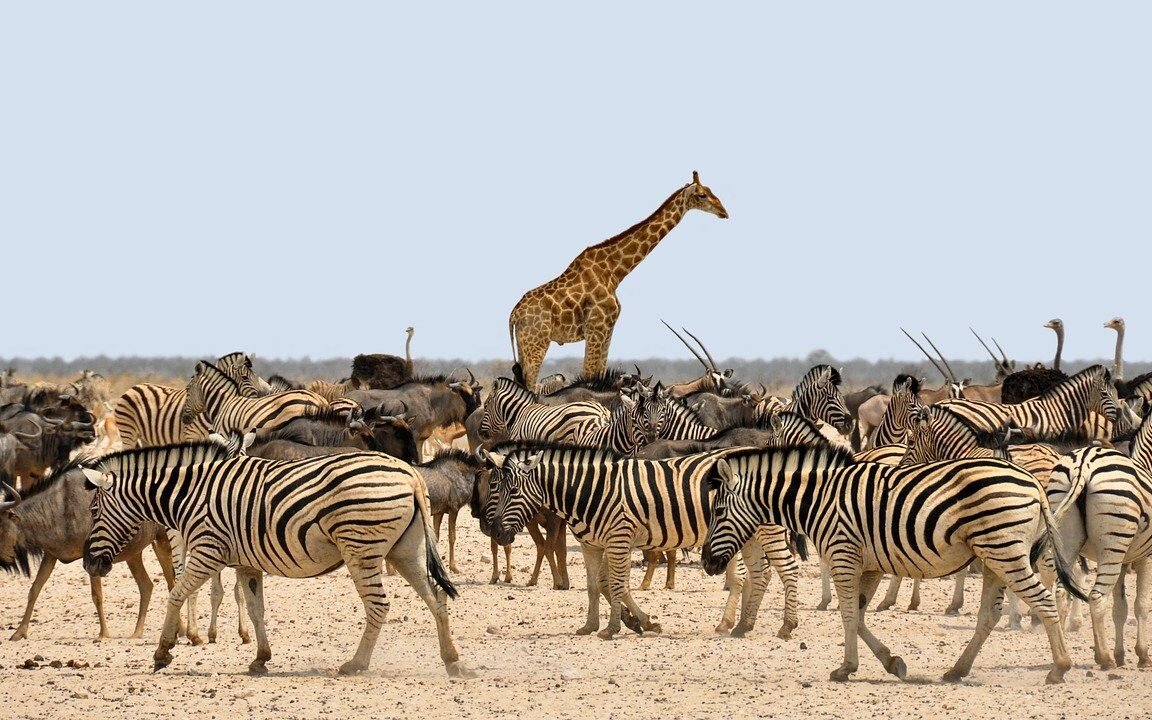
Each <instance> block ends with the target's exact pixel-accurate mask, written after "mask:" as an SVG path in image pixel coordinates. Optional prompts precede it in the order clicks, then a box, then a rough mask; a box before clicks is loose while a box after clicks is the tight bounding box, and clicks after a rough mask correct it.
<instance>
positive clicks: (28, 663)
mask: <svg viewBox="0 0 1152 720" xmlns="http://www.w3.org/2000/svg"><path fill="white" fill-rule="evenodd" d="M37 657H39V656H37ZM22 667H23V668H24V669H25V670H31V669H33V668H38V667H40V663H38V662H36V661H35V660H33V659H32V658H28V659H27V660H25V661H24V665H23V666H22Z"/></svg>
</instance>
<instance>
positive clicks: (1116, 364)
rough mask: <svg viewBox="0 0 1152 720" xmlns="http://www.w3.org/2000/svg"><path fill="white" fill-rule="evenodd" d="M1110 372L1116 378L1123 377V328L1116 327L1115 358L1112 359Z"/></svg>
mask: <svg viewBox="0 0 1152 720" xmlns="http://www.w3.org/2000/svg"><path fill="white" fill-rule="evenodd" d="M1112 374H1113V375H1114V376H1115V379H1116V380H1122V379H1123V378H1124V328H1123V327H1119V328H1116V358H1115V360H1113V361H1112Z"/></svg>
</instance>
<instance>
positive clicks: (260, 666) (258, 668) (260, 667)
mask: <svg viewBox="0 0 1152 720" xmlns="http://www.w3.org/2000/svg"><path fill="white" fill-rule="evenodd" d="M248 674H249V675H267V674H268V668H266V667H264V661H262V660H253V661H252V664H251V665H249V666H248Z"/></svg>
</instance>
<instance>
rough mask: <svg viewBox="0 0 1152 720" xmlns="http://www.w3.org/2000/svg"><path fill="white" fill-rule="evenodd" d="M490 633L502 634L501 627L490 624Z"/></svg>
mask: <svg viewBox="0 0 1152 720" xmlns="http://www.w3.org/2000/svg"><path fill="white" fill-rule="evenodd" d="M488 634H489V635H499V634H500V628H498V627H496V626H495V625H489V626H488Z"/></svg>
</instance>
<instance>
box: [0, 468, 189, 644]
mask: <svg viewBox="0 0 1152 720" xmlns="http://www.w3.org/2000/svg"><path fill="white" fill-rule="evenodd" d="M84 483H85V479H84V475H83V474H82V473H80V472H79V471H75V472H68V473H62V474H60V475H58V476H53V477H51V478H49V479H47V480H45V481H44V482H41V483H39V484H38V485H36V486H35V487H33V488H32V489H31V490H29V491H28V492H27V493H26V494H24V495H23V496H21V495H20V493H18V492H17V491H16V490H15V489H14V488H13V487H12V486H11V485H7V484H3V485H0V487H2V488H3V490H2V491H0V498H2V497H3V496H5V495H6V496H7V497H8V498H9V499H8V500H4V501H0V570H6V571H8V572H19V573H21V574H23V575H25V576H27V575H30V574H31V573H30V566H29V561H30V560H31V559H33V558H36V557H40V568H39V569H38V570H37V571H36V578H35V579H34V580H33V581H32V587H31V589H30V590H29V591H28V604H27V606H26V607H25V609H24V617H23V618H22V619H21V621H20V624H19V625H18V626H17V627H16V632H14V633H12V637H11V638H10V639H11V640H23V639H24V638H26V637H28V626H29V624H30V623H31V621H32V611H33V609H34V608H35V607H36V598H38V597H39V596H40V591H41V590H42V589H43V588H44V585H45V583H47V582H48V578H49V577H50V576H51V575H52V570H53V569H54V568H55V567H56V563H57V561H60V562H64V563H70V562H73V561H75V560H77V559H79V558H80V557H82V556H83V554H84V541H85V540H86V539H87V537H88V533H89V532H90V531H91V530H92V516H91V514H90V513H89V510H88V508H89V506H90V505H91V503H92V491H91V490H88V489H86V488H85V487H84ZM152 543H155V544H156V545H155V547H156V556H157V558H159V560H160V567H161V568H162V569H163V571H164V578H165V580H166V581H167V583H168V587H169V588H171V587H172V583H173V579H174V575H173V571H172V556H171V552H170V550H169V548H168V540H167V535H166V534H165V532H164V528H162V527H160V526H159V525H157V524H155V523H151V522H149V523H144V524H143V525H141V526H140V529H139V531H138V532H137V533H136V536H135V537H134V538H133V539H132V540H131V541H129V542H128V544H127V545H125V547H124V549H123V550H121V551H120V553H119V554H118V555H117V556H116V557H115V559H114V562H126V563H128V569H129V570H130V571H131V572H132V577H133V578H134V579H135V580H136V586H137V587H138V588H139V589H140V608H139V611H138V613H137V615H136V629H135V630H134V631H133V632H132V637H134V638H139V637H143V634H144V618H145V616H146V615H147V613H148V602H149V601H150V600H151V598H152V585H153V583H152V578H150V577H149V576H148V571H147V570H146V569H145V568H144V562H143V560H142V558H141V553H143V551H144V549H145V548H146V547H148V546H149V545H150V544H152ZM90 584H91V587H92V602H93V604H95V605H96V615H97V617H98V618H99V620H100V637H101V638H107V637H111V633H110V632H109V631H108V624H107V623H106V622H105V619H104V592H103V586H102V584H101V580H100V578H98V577H93V578H91V581H90Z"/></svg>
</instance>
